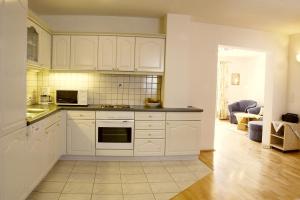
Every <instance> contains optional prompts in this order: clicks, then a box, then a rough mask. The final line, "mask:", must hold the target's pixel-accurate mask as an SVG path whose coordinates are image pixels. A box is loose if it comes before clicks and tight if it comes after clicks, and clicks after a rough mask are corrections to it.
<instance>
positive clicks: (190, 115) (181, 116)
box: [166, 112, 202, 121]
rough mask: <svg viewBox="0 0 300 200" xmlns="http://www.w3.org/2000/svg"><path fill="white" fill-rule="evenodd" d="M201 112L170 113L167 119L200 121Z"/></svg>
mask: <svg viewBox="0 0 300 200" xmlns="http://www.w3.org/2000/svg"><path fill="white" fill-rule="evenodd" d="M201 118H202V113H201V112H168V113H167V117H166V119H167V120H169V121H200V120H201Z"/></svg>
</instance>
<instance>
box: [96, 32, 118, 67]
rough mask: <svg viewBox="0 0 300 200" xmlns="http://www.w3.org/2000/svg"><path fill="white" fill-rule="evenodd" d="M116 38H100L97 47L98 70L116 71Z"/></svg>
mask: <svg viewBox="0 0 300 200" xmlns="http://www.w3.org/2000/svg"><path fill="white" fill-rule="evenodd" d="M116 46H117V37H116V36H100V37H99V46H98V70H116V69H117V68H116V53H117V52H116Z"/></svg>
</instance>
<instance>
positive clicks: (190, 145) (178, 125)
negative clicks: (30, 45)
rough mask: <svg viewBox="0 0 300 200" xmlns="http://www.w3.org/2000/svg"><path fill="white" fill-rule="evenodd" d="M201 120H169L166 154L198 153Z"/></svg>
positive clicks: (167, 124)
mask: <svg viewBox="0 0 300 200" xmlns="http://www.w3.org/2000/svg"><path fill="white" fill-rule="evenodd" d="M200 133H201V121H167V123H166V155H167V156H173V155H198V154H199V153H200Z"/></svg>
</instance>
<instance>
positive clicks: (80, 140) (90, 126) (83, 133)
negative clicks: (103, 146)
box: [67, 120, 96, 155]
mask: <svg viewBox="0 0 300 200" xmlns="http://www.w3.org/2000/svg"><path fill="white" fill-rule="evenodd" d="M95 134H96V132H95V120H68V124H67V150H68V154H71V155H95Z"/></svg>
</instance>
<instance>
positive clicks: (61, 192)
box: [58, 162, 76, 200]
mask: <svg viewBox="0 0 300 200" xmlns="http://www.w3.org/2000/svg"><path fill="white" fill-rule="evenodd" d="M75 164H76V162H75ZM75 164H73V166H72V169H71V171H70V172H69V175H68V178H67V181H66V182H65V184H64V186H63V188H62V190H61V191H60V194H59V197H58V200H59V199H60V197H61V196H62V194H63V191H64V189H65V187H66V185H67V183H68V181H69V179H70V176H71V174H72V171H73V169H74V168H75Z"/></svg>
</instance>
